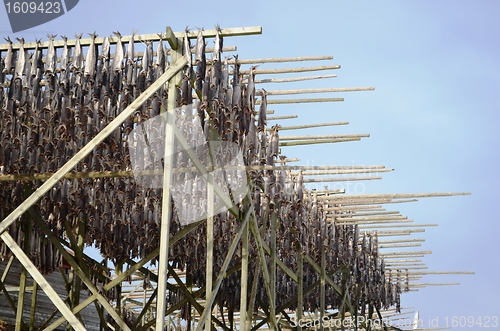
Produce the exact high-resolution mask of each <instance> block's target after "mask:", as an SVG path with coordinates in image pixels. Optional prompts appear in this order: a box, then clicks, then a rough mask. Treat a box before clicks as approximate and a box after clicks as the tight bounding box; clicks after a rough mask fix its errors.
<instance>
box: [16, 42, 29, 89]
mask: <svg viewBox="0 0 500 331" xmlns="http://www.w3.org/2000/svg"><path fill="white" fill-rule="evenodd" d="M16 39H17V41H19V43H20V44H21V47H20V48H19V51H18V54H19V55H18V56H17V61H16V69H15V70H14V79H22V78H23V73H24V67H25V63H26V51H25V50H24V38H16Z"/></svg>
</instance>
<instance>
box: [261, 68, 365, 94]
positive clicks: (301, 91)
mask: <svg viewBox="0 0 500 331" xmlns="http://www.w3.org/2000/svg"><path fill="white" fill-rule="evenodd" d="M257 71H258V70H257ZM373 90H375V88H374V87H329V88H311V89H298V90H269V91H266V94H267V95H290V94H308V93H331V92H354V91H373ZM256 94H257V95H262V91H261V90H258V91H256Z"/></svg>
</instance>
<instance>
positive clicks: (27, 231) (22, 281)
mask: <svg viewBox="0 0 500 331" xmlns="http://www.w3.org/2000/svg"><path fill="white" fill-rule="evenodd" d="M25 189H26V186H25ZM22 229H23V232H24V252H25V254H29V251H30V243H31V241H30V237H31V219H30V218H29V217H28V221H27V222H25V223H24V224H23V226H22ZM27 278H28V272H27V270H26V268H25V267H24V266H23V267H22V269H21V275H20V278H19V297H18V298H17V312H16V327H15V331H21V329H22V326H23V310H24V298H25V294H26V280H27Z"/></svg>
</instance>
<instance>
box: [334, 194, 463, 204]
mask: <svg viewBox="0 0 500 331" xmlns="http://www.w3.org/2000/svg"><path fill="white" fill-rule="evenodd" d="M457 195H470V193H469V192H442V193H397V194H352V195H345V196H342V197H338V196H337V197H335V199H333V200H334V201H335V202H336V201H338V200H345V199H367V198H374V199H375V198H390V199H402V198H430V197H450V196H457ZM338 203H342V202H340V201H339V202H338Z"/></svg>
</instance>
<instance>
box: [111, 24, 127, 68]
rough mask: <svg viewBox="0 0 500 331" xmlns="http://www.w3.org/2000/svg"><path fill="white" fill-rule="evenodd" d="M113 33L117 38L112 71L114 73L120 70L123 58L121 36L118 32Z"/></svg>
mask: <svg viewBox="0 0 500 331" xmlns="http://www.w3.org/2000/svg"><path fill="white" fill-rule="evenodd" d="M113 33H114V34H115V35H116V37H118V41H117V42H116V51H115V58H114V60H113V70H114V71H115V72H119V71H121V70H122V62H123V57H124V54H123V44H122V35H121V34H120V32H118V31H116V32H113Z"/></svg>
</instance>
